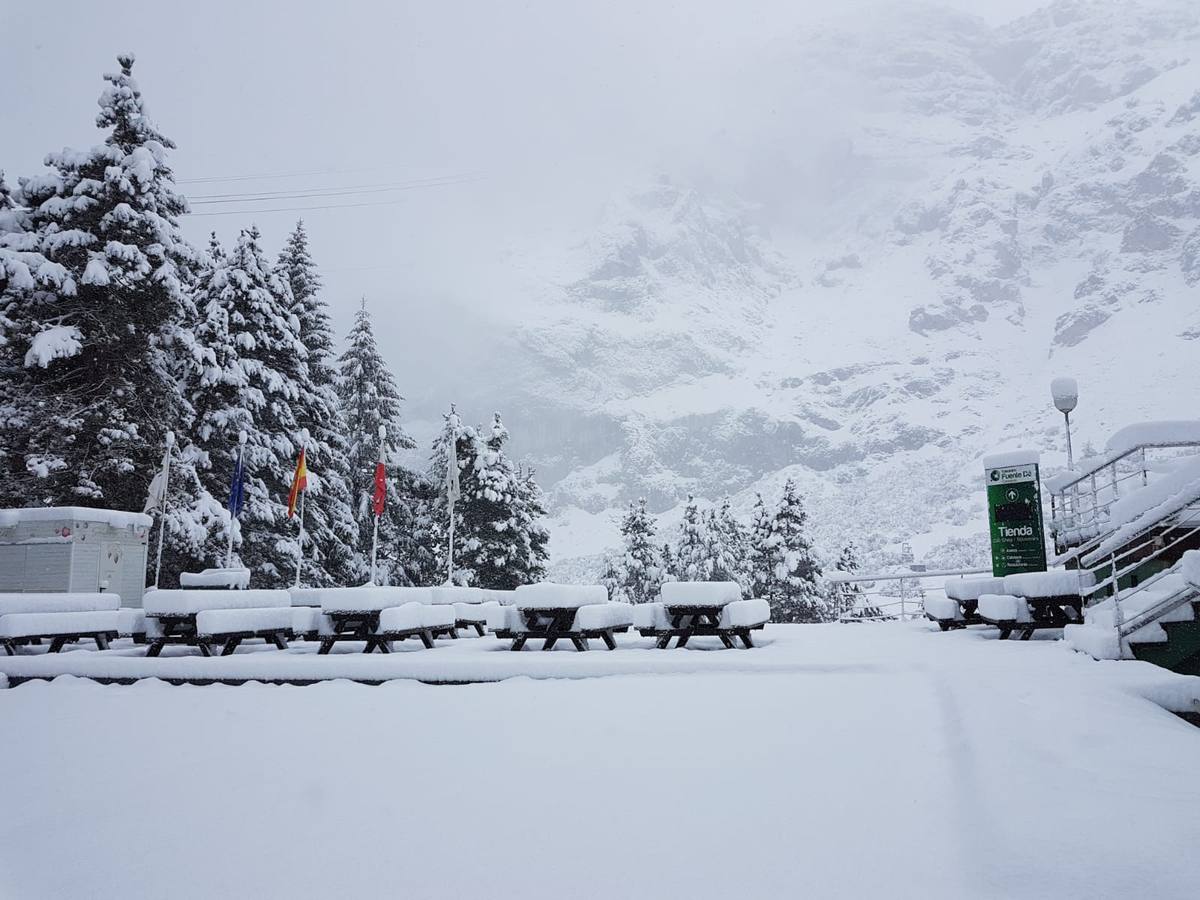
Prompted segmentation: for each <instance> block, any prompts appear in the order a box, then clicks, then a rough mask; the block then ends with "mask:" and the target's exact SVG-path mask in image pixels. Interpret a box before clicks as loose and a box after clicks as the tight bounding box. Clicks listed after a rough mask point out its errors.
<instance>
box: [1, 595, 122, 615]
mask: <svg viewBox="0 0 1200 900" xmlns="http://www.w3.org/2000/svg"><path fill="white" fill-rule="evenodd" d="M120 607H121V597H120V596H119V595H118V594H107V593H104V594H53V593H47V594H40V593H39V594H32V593H31V594H0V616H4V615H8V614H9V613H49V612H91V611H93V610H102V609H103V610H107V609H119V608H120Z"/></svg>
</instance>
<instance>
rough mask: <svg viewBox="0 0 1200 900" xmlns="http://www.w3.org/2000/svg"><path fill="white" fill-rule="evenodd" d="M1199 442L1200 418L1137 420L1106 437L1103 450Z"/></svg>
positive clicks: (1118, 451)
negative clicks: (1155, 420)
mask: <svg viewBox="0 0 1200 900" xmlns="http://www.w3.org/2000/svg"><path fill="white" fill-rule="evenodd" d="M1190 443H1196V444H1200V420H1198V419H1177V420H1173V421H1162V422H1138V423H1136V424H1134V425H1126V426H1125V427H1124V428H1122V429H1121V430H1120V431H1118V432H1116V433H1115V434H1114V435H1113V436H1112V437H1110V438H1109V439H1108V443H1107V444H1105V446H1104V450H1105V452H1106V453H1109V454H1121V453H1127V452H1129V451H1130V450H1132V449H1134V448H1135V447H1138V446H1145V445H1150V446H1154V445H1164V446H1165V445H1170V444H1190Z"/></svg>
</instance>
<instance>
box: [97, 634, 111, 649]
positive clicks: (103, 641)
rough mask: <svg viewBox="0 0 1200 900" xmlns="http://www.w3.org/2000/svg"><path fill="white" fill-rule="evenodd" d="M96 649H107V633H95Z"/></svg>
mask: <svg viewBox="0 0 1200 900" xmlns="http://www.w3.org/2000/svg"><path fill="white" fill-rule="evenodd" d="M96 649H97V650H107V649H108V635H107V634H98V635H96Z"/></svg>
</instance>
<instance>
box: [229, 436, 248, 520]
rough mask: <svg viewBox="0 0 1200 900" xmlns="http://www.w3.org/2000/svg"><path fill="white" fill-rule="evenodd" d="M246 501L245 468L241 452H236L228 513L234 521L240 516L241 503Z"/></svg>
mask: <svg viewBox="0 0 1200 900" xmlns="http://www.w3.org/2000/svg"><path fill="white" fill-rule="evenodd" d="M245 499H246V467H245V465H244V464H243V463H242V451H240V450H239V451H238V455H237V462H235V463H234V464H233V482H232V483H231V484H230V485H229V513H230V515H232V516H233V517H234V518H235V519H236V518H237V517H238V516H240V515H241V514H242V502H243V501H244V500H245Z"/></svg>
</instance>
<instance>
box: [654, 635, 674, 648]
mask: <svg viewBox="0 0 1200 900" xmlns="http://www.w3.org/2000/svg"><path fill="white" fill-rule="evenodd" d="M654 646H655V647H656V648H657V649H659V650H666V649H667V648H668V647H670V646H671V636H670V635H669V634H662V635H659V637H658V640H657V641H656V642H655V644H654Z"/></svg>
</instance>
